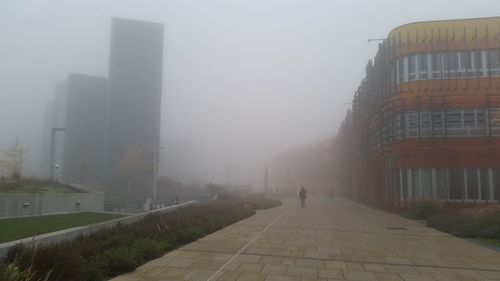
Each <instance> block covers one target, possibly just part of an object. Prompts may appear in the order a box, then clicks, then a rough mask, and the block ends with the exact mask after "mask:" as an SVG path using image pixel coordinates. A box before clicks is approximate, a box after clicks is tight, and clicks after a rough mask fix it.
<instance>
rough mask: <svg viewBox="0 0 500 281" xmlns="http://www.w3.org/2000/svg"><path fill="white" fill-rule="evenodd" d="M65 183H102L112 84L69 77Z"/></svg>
mask: <svg viewBox="0 0 500 281" xmlns="http://www.w3.org/2000/svg"><path fill="white" fill-rule="evenodd" d="M67 85H68V87H67V95H68V98H67V100H68V102H67V114H66V124H65V127H66V131H65V133H64V161H63V163H62V180H63V181H64V182H69V183H77V184H99V183H102V179H103V173H104V155H105V154H104V152H105V149H104V144H105V142H104V140H105V133H106V131H105V129H106V102H107V99H108V81H107V79H105V78H102V77H95V76H88V75H82V74H69V75H68V83H67Z"/></svg>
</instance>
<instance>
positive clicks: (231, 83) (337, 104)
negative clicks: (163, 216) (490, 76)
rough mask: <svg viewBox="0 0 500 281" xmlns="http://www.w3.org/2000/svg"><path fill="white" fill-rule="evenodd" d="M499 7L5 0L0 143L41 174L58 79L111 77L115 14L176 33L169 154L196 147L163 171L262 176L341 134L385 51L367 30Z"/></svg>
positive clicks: (0, 20) (221, 177)
mask: <svg viewBox="0 0 500 281" xmlns="http://www.w3.org/2000/svg"><path fill="white" fill-rule="evenodd" d="M498 11H500V1H498V0H488V1H487V0H484V1H461V0H446V1H435V0H434V1H429V0H425V1H422V0H419V1H396V0H387V1H369V0H365V1H361V0H357V1H334V0H329V1H326V0H323V1H319V0H302V1H295V0H281V1H276V0H251V1H237V0H226V1H216V0H213V1H210V0H198V1H193V0H176V1H167V0H163V1H152V0H148V1H145V0H141V1H130V0H128V1H126V0H116V1H105V0H84V1H80V0H78V1H77V0H57V1H55V0H54V1H49V0H47V1H42V0H39V1H32V0H0V129H1V130H0V148H5V147H6V146H8V145H9V144H11V143H13V142H14V140H15V138H16V137H18V138H19V139H20V141H21V142H22V143H23V144H25V145H26V146H27V148H28V149H29V153H28V155H27V163H26V171H27V172H28V173H30V174H31V173H32V174H39V173H40V165H39V160H38V158H39V155H40V152H41V145H40V143H39V137H40V135H41V134H42V131H41V129H40V126H41V124H42V116H43V110H44V106H45V103H46V101H48V100H50V99H52V98H53V94H54V89H55V84H56V82H57V81H64V80H65V79H66V75H67V73H69V72H76V73H83V74H90V75H97V76H107V67H108V52H109V29H110V18H111V17H124V18H133V19H141V20H148V21H155V22H161V23H164V24H165V32H166V37H165V38H166V39H165V62H164V66H165V67H164V91H163V106H162V109H163V124H162V135H163V139H164V141H163V142H164V144H165V145H166V147H165V150H164V153H163V154H164V157H163V158H162V159H163V160H164V162H166V161H168V159H169V155H168V154H169V152H171V151H172V150H176V149H177V148H172V147H170V146H169V145H168V144H169V143H170V140H175V141H174V142H175V143H183V144H187V145H186V147H185V148H184V149H186V151H187V152H189V153H186V155H188V157H190V158H192V159H191V160H192V161H187V162H186V163H183V164H182V165H183V166H182V167H180V168H179V167H175V163H170V165H165V164H164V165H163V166H162V167H163V168H162V171H161V173H164V174H165V173H166V174H173V175H174V176H175V175H176V174H177V175H181V174H182V176H179V177H180V178H181V179H182V180H193V181H200V180H203V181H204V180H210V181H218V182H225V180H226V178H225V177H226V170H227V169H228V168H230V170H231V181H234V182H238V183H247V182H248V183H252V184H254V185H255V184H258V183H260V180H261V177H263V175H262V174H263V170H264V166H265V164H266V163H267V161H268V160H269V159H270V158H271V157H272V156H273V155H274V154H275V153H277V152H279V151H282V150H285V149H289V148H292V147H295V146H300V145H302V144H306V143H309V142H314V141H318V140H321V139H325V138H329V137H332V136H334V134H335V131H336V129H337V128H338V125H339V124H340V122H341V121H342V119H343V117H344V114H345V111H346V110H347V108H348V106H347V105H345V104H344V103H348V102H350V101H351V98H352V95H353V93H354V91H355V89H356V88H357V86H358V84H359V82H360V80H361V79H362V77H363V76H364V67H365V65H366V63H367V60H368V59H370V58H372V57H373V56H374V54H375V52H376V48H377V46H376V43H371V44H368V43H367V42H366V40H367V38H369V37H372V38H381V37H382V38H383V37H385V36H387V34H388V33H389V32H390V30H391V29H393V28H395V27H396V26H398V25H401V24H404V23H408V22H413V21H421V20H434V19H450V18H469V17H486V16H496V15H498V14H497V12H498ZM44 133H46V132H44ZM167 140H168V141H167ZM181 150H182V149H181ZM178 154H179V153H178ZM180 155H182V153H180ZM175 161H177V160H175V159H174V160H172V162H175ZM190 165H191V166H192V173H191V172H190V169H189V166H190ZM168 169H173V170H175V171H169V170H168Z"/></svg>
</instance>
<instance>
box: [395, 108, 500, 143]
mask: <svg viewBox="0 0 500 281" xmlns="http://www.w3.org/2000/svg"><path fill="white" fill-rule="evenodd" d="M489 111H490V112H488V110H487V109H484V108H467V109H458V108H452V109H448V110H445V111H410V112H404V113H400V114H397V115H396V116H395V117H394V128H395V134H394V135H395V138H396V139H399V138H412V137H443V136H459V137H463V136H486V135H488V130H490V134H491V135H500V110H497V109H493V110H492V109H490V110H489ZM487 113H488V117H489V118H487Z"/></svg>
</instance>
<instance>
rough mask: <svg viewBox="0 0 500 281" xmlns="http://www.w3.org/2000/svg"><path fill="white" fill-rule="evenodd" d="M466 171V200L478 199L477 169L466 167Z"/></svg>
mask: <svg viewBox="0 0 500 281" xmlns="http://www.w3.org/2000/svg"><path fill="white" fill-rule="evenodd" d="M466 173H467V199H468V200H477V199H479V194H478V191H479V188H478V187H479V186H478V181H479V180H478V176H477V169H475V168H473V169H470V168H469V169H466Z"/></svg>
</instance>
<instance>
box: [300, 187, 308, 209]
mask: <svg viewBox="0 0 500 281" xmlns="http://www.w3.org/2000/svg"><path fill="white" fill-rule="evenodd" d="M306 197H307V191H306V189H305V188H304V187H302V188H301V189H300V191H299V198H300V206H301V207H302V208H304V205H305V204H306Z"/></svg>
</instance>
